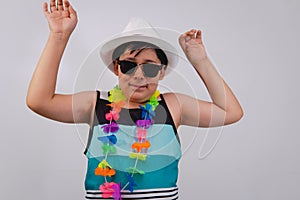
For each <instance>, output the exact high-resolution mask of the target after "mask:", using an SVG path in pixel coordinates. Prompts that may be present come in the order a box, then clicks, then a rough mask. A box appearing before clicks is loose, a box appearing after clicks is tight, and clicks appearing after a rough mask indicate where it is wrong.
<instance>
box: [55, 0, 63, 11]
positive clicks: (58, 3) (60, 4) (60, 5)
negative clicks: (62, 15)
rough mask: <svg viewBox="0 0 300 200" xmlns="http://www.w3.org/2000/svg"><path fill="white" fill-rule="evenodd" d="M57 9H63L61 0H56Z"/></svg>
mask: <svg viewBox="0 0 300 200" xmlns="http://www.w3.org/2000/svg"><path fill="white" fill-rule="evenodd" d="M57 10H64V5H63V1H62V0H58V1H57Z"/></svg>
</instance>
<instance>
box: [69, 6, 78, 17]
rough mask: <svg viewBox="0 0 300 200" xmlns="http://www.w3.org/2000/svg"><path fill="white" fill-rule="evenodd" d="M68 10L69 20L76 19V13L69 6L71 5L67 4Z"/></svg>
mask: <svg viewBox="0 0 300 200" xmlns="http://www.w3.org/2000/svg"><path fill="white" fill-rule="evenodd" d="M68 8H69V12H70V18H71V19H76V18H77V13H76V11H75V10H74V8H73V6H71V5H70V4H69V6H68Z"/></svg>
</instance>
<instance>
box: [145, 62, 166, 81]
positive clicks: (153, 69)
mask: <svg viewBox="0 0 300 200" xmlns="http://www.w3.org/2000/svg"><path fill="white" fill-rule="evenodd" d="M161 68H162V67H161V66H160V65H156V64H143V71H144V75H145V76H147V77H151V78H153V77H155V76H156V75H157V73H158V72H159V71H160V70H161Z"/></svg>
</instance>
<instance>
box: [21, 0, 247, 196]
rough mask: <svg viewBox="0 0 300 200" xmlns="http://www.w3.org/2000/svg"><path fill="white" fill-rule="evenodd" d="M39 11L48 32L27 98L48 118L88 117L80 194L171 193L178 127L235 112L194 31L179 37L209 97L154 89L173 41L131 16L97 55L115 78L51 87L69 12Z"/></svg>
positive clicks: (232, 117) (214, 122)
mask: <svg viewBox="0 0 300 200" xmlns="http://www.w3.org/2000/svg"><path fill="white" fill-rule="evenodd" d="M56 3H57V4H56ZM44 14H45V16H46V18H47V20H48V23H49V28H50V34H49V38H48V41H47V44H46V46H45V49H44V51H43V53H42V55H41V57H40V60H39V62H38V64H37V67H36V70H35V72H34V74H33V77H32V80H31V82H30V86H29V89H28V94H27V105H28V107H29V108H30V109H32V110H33V111H34V112H36V113H38V114H40V115H42V116H45V117H47V118H50V119H53V120H56V121H61V122H67V123H87V124H89V125H90V133H89V140H88V144H87V147H86V151H85V154H86V156H87V158H88V168H87V174H86V180H85V189H86V198H87V199H105V198H112V197H113V198H114V199H122V198H123V199H136V198H138V199H178V188H177V185H176V183H177V177H178V161H179V159H180V156H181V150H180V145H179V138H178V136H177V129H178V127H179V126H180V125H189V126H195V127H211V126H223V125H227V124H231V123H234V122H236V121H238V120H239V119H240V118H241V117H242V115H243V111H242V108H241V106H240V104H239V102H238V100H237V99H236V97H235V96H234V94H233V93H232V91H231V90H230V88H229V87H228V85H227V84H226V83H225V81H224V80H223V79H222V77H221V76H220V75H219V74H218V72H217V70H216V69H215V67H214V66H213V65H212V63H211V62H210V60H209V58H208V57H207V54H206V51H205V47H204V45H203V42H202V38H201V31H200V30H194V29H192V30H190V31H187V32H186V33H184V34H182V35H180V37H179V43H180V46H181V48H182V50H183V51H184V53H185V55H186V57H187V59H188V60H189V62H190V63H191V65H192V66H193V67H194V69H195V70H196V72H197V73H198V75H199V77H200V78H201V79H202V80H203V82H204V83H205V86H206V88H207V90H208V92H209V94H210V97H211V99H212V102H206V101H203V100H199V99H196V98H193V97H191V96H188V95H184V94H179V93H171V92H169V93H164V94H160V93H159V91H157V87H158V83H159V81H160V80H162V79H163V78H164V76H165V75H166V73H167V71H168V68H169V67H172V65H175V63H176V49H175V48H174V47H172V45H170V44H168V43H167V42H165V41H163V40H161V39H159V37H158V35H156V33H155V31H152V32H151V29H146V28H141V29H137V28H139V26H140V25H141V24H143V23H144V22H141V21H131V22H130V23H129V24H128V26H127V27H126V28H125V31H124V32H123V33H124V34H121V35H120V36H118V37H117V38H113V39H112V40H111V41H108V42H107V43H105V44H104V45H103V46H102V48H101V52H100V54H101V58H102V59H103V61H104V63H105V64H107V66H108V68H109V69H110V70H111V71H112V72H113V73H114V74H115V75H116V76H117V77H118V85H117V86H114V87H113V88H112V89H111V90H110V91H109V93H106V92H101V91H86V92H79V93H76V94H70V95H62V94H56V93H55V86H56V79H57V73H58V68H59V63H60V61H61V57H62V55H63V52H64V49H65V47H66V45H67V42H68V39H69V37H70V36H71V33H72V32H73V30H74V28H75V26H76V24H77V15H76V12H75V10H74V9H73V7H72V6H71V5H70V3H69V2H68V1H66V0H65V1H63V0H58V1H57V2H56V1H55V0H50V10H48V4H47V3H44ZM129 30H130V31H129ZM149 30H150V31H149ZM128 33H130V34H128ZM191 105H192V106H191Z"/></svg>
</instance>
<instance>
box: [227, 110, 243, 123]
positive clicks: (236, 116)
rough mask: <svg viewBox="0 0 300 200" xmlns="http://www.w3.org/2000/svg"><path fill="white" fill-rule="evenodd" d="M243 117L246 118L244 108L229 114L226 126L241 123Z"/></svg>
mask: <svg viewBox="0 0 300 200" xmlns="http://www.w3.org/2000/svg"><path fill="white" fill-rule="evenodd" d="M243 116H244V111H243V109H242V108H240V109H238V110H235V111H234V112H232V113H230V114H227V117H226V119H227V120H226V123H225V125H228V124H233V123H236V122H238V121H240V120H241V119H242V118H243Z"/></svg>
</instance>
